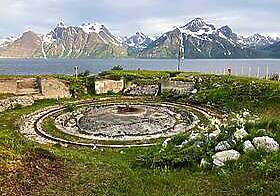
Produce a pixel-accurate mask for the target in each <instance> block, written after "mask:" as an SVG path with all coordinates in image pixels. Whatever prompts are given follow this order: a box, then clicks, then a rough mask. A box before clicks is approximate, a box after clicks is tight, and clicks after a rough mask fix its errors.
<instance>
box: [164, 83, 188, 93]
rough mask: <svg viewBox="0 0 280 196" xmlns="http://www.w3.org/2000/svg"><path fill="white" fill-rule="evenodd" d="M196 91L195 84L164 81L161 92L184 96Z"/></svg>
mask: <svg viewBox="0 0 280 196" xmlns="http://www.w3.org/2000/svg"><path fill="white" fill-rule="evenodd" d="M193 89H194V83H193V82H183V81H172V80H162V81H161V92H166V91H176V92H177V93H180V94H184V93H188V92H191V91H192V90H193Z"/></svg>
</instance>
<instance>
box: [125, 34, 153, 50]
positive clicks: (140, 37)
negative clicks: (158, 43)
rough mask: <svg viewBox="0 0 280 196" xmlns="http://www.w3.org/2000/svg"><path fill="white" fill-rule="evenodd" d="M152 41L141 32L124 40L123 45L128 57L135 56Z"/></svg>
mask: <svg viewBox="0 0 280 196" xmlns="http://www.w3.org/2000/svg"><path fill="white" fill-rule="evenodd" d="M153 41H154V40H153V39H152V38H150V37H149V36H147V35H145V34H144V33H142V32H136V33H135V34H134V35H132V36H130V37H129V38H127V37H126V38H124V41H123V45H124V46H126V47H127V50H128V54H129V55H130V56H137V54H138V53H139V52H140V51H142V50H143V49H145V48H146V47H147V46H148V45H150V44H151V43H152V42H153Z"/></svg>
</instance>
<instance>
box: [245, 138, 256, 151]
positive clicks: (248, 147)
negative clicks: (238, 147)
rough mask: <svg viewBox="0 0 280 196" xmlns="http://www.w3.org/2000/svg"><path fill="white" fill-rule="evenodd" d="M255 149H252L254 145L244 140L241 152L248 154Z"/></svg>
mask: <svg viewBox="0 0 280 196" xmlns="http://www.w3.org/2000/svg"><path fill="white" fill-rule="evenodd" d="M255 150H256V148H255V147H254V145H253V144H252V142H251V141H249V140H246V141H245V142H244V143H243V151H244V152H250V151H255Z"/></svg>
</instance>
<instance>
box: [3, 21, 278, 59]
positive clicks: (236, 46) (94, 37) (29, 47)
mask: <svg viewBox="0 0 280 196" xmlns="http://www.w3.org/2000/svg"><path fill="white" fill-rule="evenodd" d="M180 45H183V47H184V56H185V58H271V57H273V58H280V52H279V51H280V49H279V47H280V46H279V45H280V39H279V38H276V39H275V38H271V37H268V36H262V35H259V34H254V35H252V36H249V37H243V36H240V35H238V34H236V33H234V31H233V30H232V29H231V28H230V27H229V26H227V25H225V26H222V27H220V28H216V27H215V26H214V25H213V24H209V23H207V22H206V21H204V20H203V19H201V18H196V19H194V20H191V21H190V22H188V23H186V24H185V25H182V26H180V27H175V28H173V29H171V30H170V31H168V32H166V33H164V34H163V35H162V36H160V37H158V38H157V39H153V38H151V37H149V36H147V35H145V34H144V33H142V32H137V33H135V34H134V35H132V36H130V37H128V38H127V37H125V38H120V37H117V36H115V35H113V34H112V33H111V32H110V30H109V29H108V28H107V27H106V26H105V25H103V24H100V23H84V24H82V25H79V26H71V25H65V24H64V23H63V22H59V23H58V24H57V25H56V26H55V27H54V28H53V29H52V30H50V31H49V33H47V34H44V35H39V34H36V33H34V32H32V31H27V32H25V33H23V34H22V36H21V37H19V38H13V37H10V38H5V39H0V57H17V58H49V57H50V58H106V57H116V58H118V57H127V56H131V57H140V58H177V57H178V55H179V54H178V53H179V46H180Z"/></svg>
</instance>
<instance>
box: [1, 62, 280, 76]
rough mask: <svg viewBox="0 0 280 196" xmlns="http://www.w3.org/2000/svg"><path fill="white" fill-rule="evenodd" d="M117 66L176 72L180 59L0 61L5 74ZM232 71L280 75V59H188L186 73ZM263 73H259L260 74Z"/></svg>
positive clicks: (69, 70) (53, 72)
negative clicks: (77, 67)
mask: <svg viewBox="0 0 280 196" xmlns="http://www.w3.org/2000/svg"><path fill="white" fill-rule="evenodd" d="M115 65H121V66H123V68H124V69H131V70H137V69H141V70H176V68H177V60H176V59H47V60H46V59H0V74H1V75H33V74H73V72H74V66H79V71H80V72H82V71H85V70H89V71H90V72H91V73H93V74H97V73H100V72H102V71H104V70H109V69H111V68H112V67H113V66H115ZM227 68H231V69H232V72H233V74H235V75H247V76H248V75H250V76H257V75H260V76H264V75H266V73H267V68H268V71H269V73H280V59H203V60H202V59H186V60H185V61H184V64H183V65H182V67H181V70H183V71H194V72H204V73H219V74H222V73H223V72H224V69H227ZM258 73H259V74H258Z"/></svg>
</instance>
